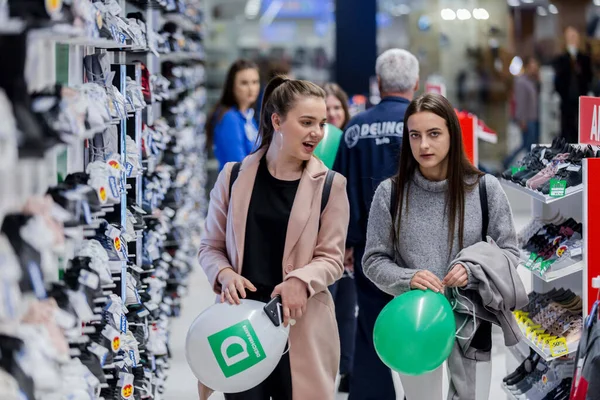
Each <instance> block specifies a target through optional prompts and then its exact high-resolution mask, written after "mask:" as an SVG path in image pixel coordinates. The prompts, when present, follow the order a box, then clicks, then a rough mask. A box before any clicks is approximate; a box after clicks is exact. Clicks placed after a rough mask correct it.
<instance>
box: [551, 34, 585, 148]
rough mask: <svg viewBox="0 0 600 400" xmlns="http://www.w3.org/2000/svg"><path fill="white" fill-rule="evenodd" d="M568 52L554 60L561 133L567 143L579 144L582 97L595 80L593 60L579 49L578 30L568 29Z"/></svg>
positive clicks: (566, 38) (566, 40) (566, 37)
mask: <svg viewBox="0 0 600 400" xmlns="http://www.w3.org/2000/svg"><path fill="white" fill-rule="evenodd" d="M565 42H566V51H565V52H564V53H563V54H562V55H561V56H559V57H558V59H557V60H556V62H555V66H554V68H555V72H556V75H555V77H554V88H555V89H556V92H557V93H558V95H559V96H560V113H561V116H560V122H561V123H560V126H561V133H560V135H561V136H562V137H564V138H565V139H566V141H567V142H568V143H577V142H578V141H579V135H578V115H579V96H586V95H587V94H588V92H589V90H590V85H591V83H592V78H593V74H592V62H591V59H590V57H589V56H587V55H585V54H582V53H581V50H580V39H579V32H577V30H576V29H575V28H573V27H568V28H567V29H566V30H565Z"/></svg>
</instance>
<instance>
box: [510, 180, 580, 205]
mask: <svg viewBox="0 0 600 400" xmlns="http://www.w3.org/2000/svg"><path fill="white" fill-rule="evenodd" d="M500 182H501V183H502V185H503V186H505V187H508V188H511V189H515V190H518V191H519V192H522V193H525V194H526V195H528V196H530V197H531V198H533V199H535V200H537V201H540V202H542V203H544V204H550V203H555V202H557V201H561V200H564V199H566V198H568V197H570V196H574V195H576V194H579V193H583V185H577V186H573V187H568V188H567V189H566V190H565V195H564V196H563V197H550V196H548V195H546V194H543V193H541V192H538V191H537V190H532V189H529V188H526V187H523V186H521V185H519V184H517V183H514V182H512V181H509V180H506V179H500Z"/></svg>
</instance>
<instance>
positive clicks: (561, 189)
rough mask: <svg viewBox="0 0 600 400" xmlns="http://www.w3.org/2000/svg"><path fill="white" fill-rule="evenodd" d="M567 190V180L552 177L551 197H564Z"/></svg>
mask: <svg viewBox="0 0 600 400" xmlns="http://www.w3.org/2000/svg"><path fill="white" fill-rule="evenodd" d="M566 190H567V181H565V180H559V179H550V197H564V196H565V192H566Z"/></svg>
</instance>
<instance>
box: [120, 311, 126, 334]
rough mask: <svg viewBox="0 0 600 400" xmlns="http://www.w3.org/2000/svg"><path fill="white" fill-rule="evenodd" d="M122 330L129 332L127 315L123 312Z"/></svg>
mask: <svg viewBox="0 0 600 400" xmlns="http://www.w3.org/2000/svg"><path fill="white" fill-rule="evenodd" d="M121 332H123V333H127V317H125V314H121Z"/></svg>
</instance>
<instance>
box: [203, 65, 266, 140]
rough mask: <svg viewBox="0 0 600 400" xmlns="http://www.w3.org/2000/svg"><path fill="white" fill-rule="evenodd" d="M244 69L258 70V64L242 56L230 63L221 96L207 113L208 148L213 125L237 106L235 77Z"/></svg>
mask: <svg viewBox="0 0 600 400" xmlns="http://www.w3.org/2000/svg"><path fill="white" fill-rule="evenodd" d="M246 69H255V70H256V71H258V66H257V65H256V64H255V63H254V62H252V61H250V60H246V59H243V58H242V59H239V60H237V61H236V62H234V63H233V64H231V67H229V71H228V72H227V78H226V79H225V86H224V88H223V93H222V94H221V98H220V99H219V101H218V102H217V104H215V106H214V107H213V109H212V110H211V112H210V113H209V117H208V119H207V120H206V146H207V148H210V146H212V141H213V137H214V134H215V127H216V126H217V124H218V123H219V121H221V118H223V115H224V114H225V113H226V112H227V111H229V109H230V108H231V107H239V104H238V102H237V100H236V98H235V93H234V85H235V77H236V76H237V74H238V72H240V71H244V70H246Z"/></svg>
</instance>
